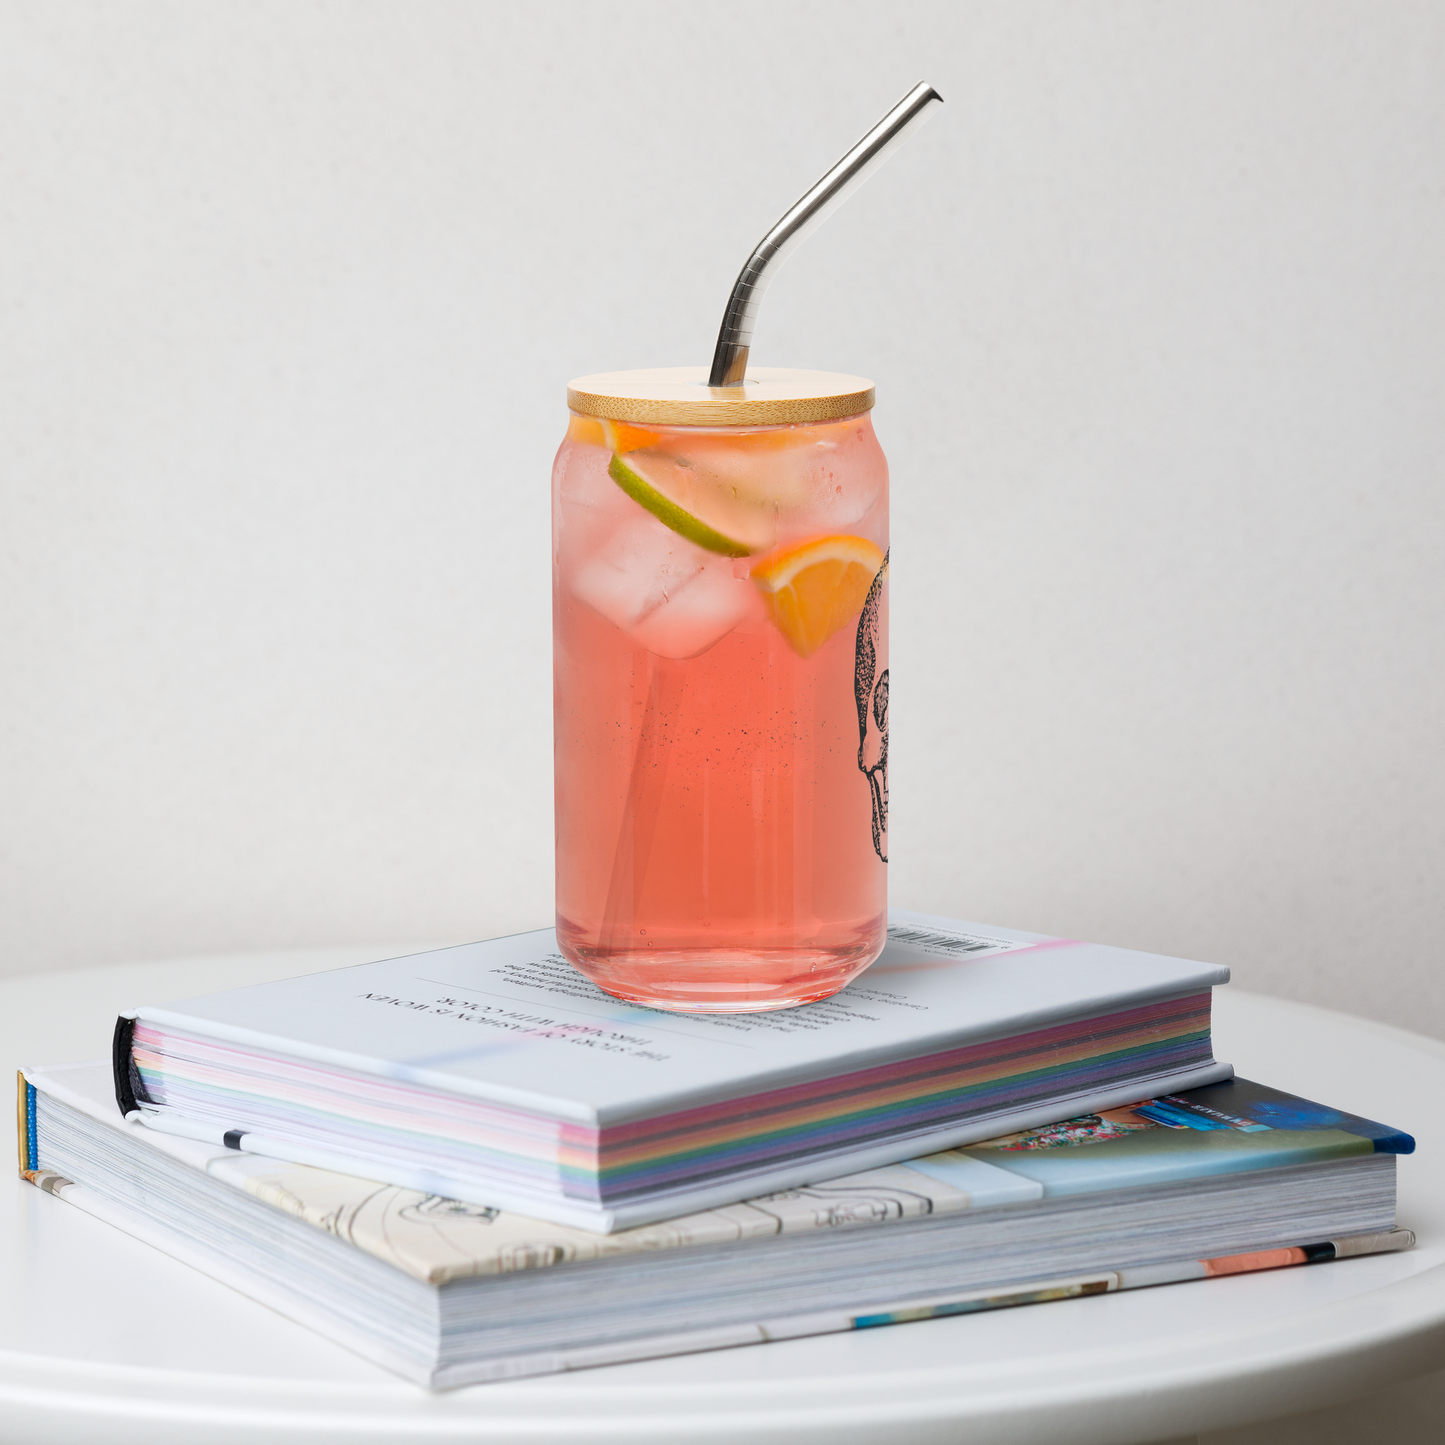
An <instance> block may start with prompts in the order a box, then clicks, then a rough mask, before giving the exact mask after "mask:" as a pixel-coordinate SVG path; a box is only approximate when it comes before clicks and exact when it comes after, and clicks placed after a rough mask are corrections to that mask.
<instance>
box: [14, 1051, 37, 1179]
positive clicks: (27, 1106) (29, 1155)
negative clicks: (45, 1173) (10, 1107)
mask: <svg viewBox="0 0 1445 1445" xmlns="http://www.w3.org/2000/svg"><path fill="white" fill-rule="evenodd" d="M15 1146H16V1152H17V1154H18V1155H19V1156H20V1173H21V1174H22V1175H23V1176H28V1175H29V1174H30V1171H31V1170H33V1169H34V1168H35V1086H34V1085H33V1084H31V1083H30V1082H29V1081H28V1080H27V1079H26V1077H25V1075H24V1073H23V1072H21V1071H20V1070H19V1069H17V1070H16V1071H15Z"/></svg>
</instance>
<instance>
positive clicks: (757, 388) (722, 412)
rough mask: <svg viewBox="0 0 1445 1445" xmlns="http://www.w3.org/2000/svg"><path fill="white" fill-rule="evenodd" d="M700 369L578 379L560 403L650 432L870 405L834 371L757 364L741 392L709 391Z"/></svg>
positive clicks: (806, 416) (806, 417)
mask: <svg viewBox="0 0 1445 1445" xmlns="http://www.w3.org/2000/svg"><path fill="white" fill-rule="evenodd" d="M707 376H708V372H707V367H705V366H660V367H654V368H652V369H650V370H646V371H604V372H599V373H598V374H597V375H596V376H579V377H578V378H577V379H576V380H575V381H573V382H571V383H569V385H568V387H567V405H568V407H570V408H571V410H573V411H575V412H578V413H580V414H581V415H582V416H602V417H606V418H607V419H608V420H609V421H631V422H642V423H647V422H651V423H653V424H654V425H657V426H783V425H787V424H789V423H797V422H810V421H832V420H834V419H835V418H837V417H840V416H856V415H857V414H858V413H859V412H862V411H869V410H871V409H872V406H873V383H872V382H871V381H867V380H865V379H864V378H863V377H861V376H845V375H843V374H842V373H841V372H837V371H794V370H791V369H788V368H785V367H777V366H759V367H755V368H753V369H751V370H749V372H748V374H747V379H746V380H745V381H744V382H743V384H742V385H741V386H712V387H710V386H708V384H707Z"/></svg>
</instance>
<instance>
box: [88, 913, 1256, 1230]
mask: <svg viewBox="0 0 1445 1445" xmlns="http://www.w3.org/2000/svg"><path fill="white" fill-rule="evenodd" d="M1227 979H1228V971H1227V970H1226V969H1224V968H1221V967H1218V966H1214V965H1209V964H1201V963H1193V962H1188V961H1186V960H1182V959H1174V958H1166V957H1163V956H1160V955H1157V954H1147V953H1138V952H1134V951H1132V950H1129V949H1121V948H1112V947H1108V946H1105V945H1101V944H1089V943H1081V942H1078V941H1075V940H1070V939H1059V938H1049V937H1046V936H1043V935H1039V934H1033V933H1023V932H1020V931H1018V930H1014V929H1002V928H987V927H981V926H979V925H974V924H969V923H962V922H959V921H957V920H950V919H944V918H937V917H933V916H930V915H924V914H914V913H904V912H897V911H895V912H894V913H892V914H890V928H889V942H888V945H887V947H886V948H885V949H884V952H883V954H882V956H881V957H880V958H879V959H878V961H877V962H876V963H874V964H873V966H872V967H871V968H869V969H868V970H867V971H866V972H865V973H864V974H862V975H861V976H860V977H859V978H858V979H857V980H855V981H854V982H853V983H852V984H851V985H849V987H847V988H846V989H844V990H843V991H842V992H841V993H838V994H836V995H834V996H833V997H832V998H829V999H825V1000H821V1001H819V1002H817V1003H812V1004H807V1005H804V1006H802V1007H800V1008H795V1009H789V1010H785V1011H780V1012H776V1013H758V1014H710V1015H709V1014H677V1013H662V1012H658V1011H654V1010H650V1009H646V1008H641V1007H638V1006H636V1005H633V1004H629V1003H624V1002H622V1001H620V1000H618V999H615V998H612V997H611V996H609V995H607V994H605V993H603V992H601V991H600V990H599V989H598V988H597V987H596V986H595V985H593V984H592V983H590V982H589V981H588V980H587V979H585V978H583V977H582V976H581V975H580V974H578V973H576V972H575V971H574V970H573V969H572V968H571V967H570V966H569V965H568V964H567V962H566V961H565V959H563V958H562V956H561V955H560V954H559V953H558V952H557V947H556V939H555V936H554V934H553V932H552V931H551V930H550V929H547V930H538V931H537V932H535V933H525V934H517V935H513V936H511V937H508V938H499V939H492V940H489V941H487V942H484V943H474V944H466V945H462V946H460V947H456V948H447V949H438V950H435V951H433V952H429V953H423V954H416V955H412V956H410V957H406V958H398V959H388V960H384V961H381V962H378V963H371V964H363V965H360V966H356V967H352V968H344V969H336V970H332V971H330V972H326V973H319V974H311V975H308V976H305V977H301V978H294V979H287V980H282V981H279V982H275V983H266V984H259V985H255V986H253V987H249V988H240V989H232V990H229V991H227V992H224V993H217V994H210V995H207V996H204V997H201V998H193V999H185V1000H181V1001H179V1002H175V1003H170V1004H167V1005H164V1006H144V1007H141V1008H139V1009H137V1010H135V1012H134V1014H133V1015H127V1016H126V1017H125V1018H123V1019H122V1020H121V1022H120V1024H119V1025H118V1028H117V1049H116V1074H117V1093H118V1097H119V1099H120V1101H121V1105H122V1109H123V1110H124V1111H125V1112H127V1113H131V1112H134V1113H136V1114H138V1115H139V1117H140V1118H141V1119H142V1120H143V1121H144V1122H145V1123H146V1124H148V1125H149V1126H150V1127H152V1128H154V1129H158V1130H162V1131H169V1132H174V1133H178V1134H186V1135H189V1136H191V1137H196V1138H200V1139H206V1140H211V1141H214V1142H216V1143H221V1142H223V1141H224V1142H226V1143H229V1144H230V1145H232V1146H233V1147H237V1148H239V1149H242V1150H248V1151H251V1152H255V1153H260V1154H265V1155H269V1156H274V1157H279V1158H285V1159H290V1160H293V1161H295V1162H299V1163H308V1164H313V1165H317V1166H320V1167H323V1168H330V1169H338V1170H343V1171H345V1170H350V1171H352V1172H361V1173H365V1174H366V1175H368V1176H369V1177H372V1178H379V1179H383V1180H385V1181H387V1182H389V1183H393V1184H397V1185H402V1186H405V1187H409V1188H417V1189H423V1190H427V1191H430V1192H435V1193H438V1194H445V1195H447V1196H449V1197H453V1198H460V1199H468V1200H473V1201H477V1202H479V1203H485V1204H492V1205H499V1206H501V1207H503V1208H507V1209H515V1210H520V1211H523V1212H526V1213H528V1214H531V1215H534V1216H537V1217H540V1218H545V1219H552V1220H556V1221H558V1222H561V1223H566V1224H572V1225H578V1226H580V1227H583V1228H589V1229H595V1230H601V1231H607V1230H611V1229H614V1228H621V1227H629V1226H632V1225H637V1224H642V1223H646V1222H650V1221H652V1220H656V1219H661V1218H666V1217H668V1216H670V1215H676V1214H679V1213H686V1212H691V1211H694V1210H699V1209H708V1208H712V1207H715V1206H717V1205H721V1204H728V1203H733V1202H736V1201H737V1200H740V1199H742V1198H744V1197H746V1196H748V1195H750V1194H757V1193H759V1192H765V1191H768V1190H775V1189H782V1188H789V1187H792V1186H794V1185H797V1184H803V1183H808V1182H811V1181H814V1180H817V1179H821V1178H828V1177H832V1176H835V1175H838V1174H840V1173H847V1172H852V1171H856V1170H859V1169H870V1168H875V1167H878V1166H880V1165H884V1164H890V1163H893V1162H896V1161H898V1160H902V1159H906V1158H908V1157H910V1156H911V1155H916V1154H919V1153H922V1152H927V1151H931V1150H937V1149H943V1148H948V1147H952V1146H955V1145H958V1144H962V1143H968V1142H972V1141H974V1140H978V1139H983V1138H987V1137H989V1136H991V1135H996V1134H998V1133H1001V1132H1005V1131H1008V1130H1012V1129H1019V1128H1029V1127H1033V1126H1035V1125H1038V1124H1043V1123H1049V1122H1053V1121H1055V1120H1057V1119H1060V1118H1064V1117H1067V1116H1069V1115H1072V1114H1078V1113H1081V1112H1087V1111H1090V1110H1096V1109H1100V1108H1111V1107H1115V1106H1117V1105H1120V1104H1125V1103H1129V1102H1133V1101H1135V1100H1138V1099H1140V1098H1144V1097H1148V1096H1151V1095H1158V1094H1162V1093H1169V1092H1174V1091H1177V1090H1179V1089H1185V1088H1192V1087H1196V1086H1198V1085H1201V1084H1205V1083H1212V1082H1215V1081H1217V1080H1219V1079H1223V1078H1227V1077H1228V1076H1229V1074H1230V1069H1229V1067H1228V1066H1227V1065H1224V1064H1219V1063H1216V1062H1215V1061H1214V1059H1213V1055H1212V1051H1211V1044H1210V1035H1209V1004H1210V990H1211V989H1212V988H1213V986H1214V985H1216V984H1221V983H1224V982H1225V981H1227Z"/></svg>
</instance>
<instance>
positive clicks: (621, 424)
mask: <svg viewBox="0 0 1445 1445" xmlns="http://www.w3.org/2000/svg"><path fill="white" fill-rule="evenodd" d="M610 425H611V427H612V432H613V435H614V436H615V437H616V439H617V444H616V446H609V445H608V442H607V434H606V432H605V430H604V429H603V422H602V418H601V417H596V416H578V415H577V413H576V412H573V413H572V418H571V420H570V421H569V422H568V423H567V435H568V437H569V438H570V439H571V440H572V441H574V442H587V443H590V444H591V445H592V446H594V447H607V449H608V451H617V452H635V451H636V450H637V449H638V448H639V447H650V446H652V445H653V444H654V443H655V442H656V441H657V433H656V432H652V431H647V430H646V429H645V428H643V427H640V426H630V425H629V424H628V423H627V422H625V421H614V422H612V423H611V424H610Z"/></svg>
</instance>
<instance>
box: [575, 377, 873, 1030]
mask: <svg viewBox="0 0 1445 1445" xmlns="http://www.w3.org/2000/svg"><path fill="white" fill-rule="evenodd" d="M567 396H568V406H569V409H570V412H571V417H570V422H569V425H568V429H567V435H566V438H565V439H564V441H563V443H562V446H561V449H560V450H559V451H558V453H557V460H556V464H555V466H554V468H553V475H552V588H553V591H552V617H553V685H554V700H553V708H554V713H553V717H554V729H555V745H556V830H557V941H558V946H559V947H560V949H561V951H562V953H563V954H564V955H565V956H566V958H567V959H568V961H569V962H570V963H571V964H572V965H573V966H574V967H575V968H576V969H578V970H579V971H580V972H581V973H583V974H585V975H586V976H587V977H588V978H590V979H591V980H593V982H595V983H596V984H597V985H598V986H599V987H600V988H602V989H604V990H605V991H606V992H608V993H610V994H614V995H616V996H617V997H619V998H623V999H628V1000H631V1001H633V1002H636V1003H642V1004H646V1005H648V1006H649V1007H652V1008H659V1009H671V1010H677V1011H681V1012H697V1013H720V1012H726V1013H732V1012H748V1011H756V1010H762V1009H777V1008H788V1007H791V1006H793V1005H795V1004H801V1003H807V1002H809V1001H811V1000H814V999H820V998H826V997H827V996H828V995H829V994H832V993H836V992H837V991H838V990H839V989H840V988H842V987H843V986H844V985H845V984H847V983H848V982H849V980H850V979H852V978H854V977H856V976H857V974H859V973H860V972H862V970H863V969H865V968H866V967H867V966H868V965H869V964H870V963H871V962H872V961H873V960H874V959H875V958H876V957H877V956H878V953H879V951H880V950H881V949H882V947H883V942H884V936H885V927H886V913H887V904H888V893H887V859H888V586H887V582H888V464H887V462H886V461H885V460H884V457H883V451H882V449H881V448H880V446H879V445H878V441H877V438H876V437H875V436H874V433H873V425H872V421H871V418H870V411H871V408H872V406H873V387H872V385H871V383H869V382H867V381H865V380H863V379H862V378H860V377H854V376H843V375H838V374H834V373H829V372H806V371H788V370H778V369H759V370H757V371H753V372H750V373H749V377H748V381H747V383H746V384H745V385H744V386H741V387H727V388H710V387H708V386H707V384H706V372H705V371H704V370H703V369H701V368H682V367H679V368H667V369H664V370H656V371H645V372H614V373H610V374H606V375H600V376H591V377H583V378H580V379H579V380H577V381H574V382H573V383H572V384H571V386H570V387H569V388H568V393H567Z"/></svg>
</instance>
